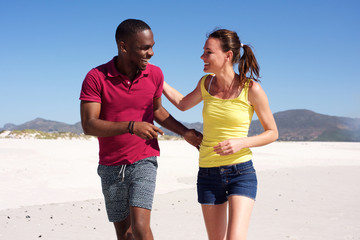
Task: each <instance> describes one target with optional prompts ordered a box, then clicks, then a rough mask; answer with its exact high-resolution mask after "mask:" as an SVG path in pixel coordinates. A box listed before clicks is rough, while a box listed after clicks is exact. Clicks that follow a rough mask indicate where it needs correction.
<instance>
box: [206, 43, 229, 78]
mask: <svg viewBox="0 0 360 240" xmlns="http://www.w3.org/2000/svg"><path fill="white" fill-rule="evenodd" d="M226 58H227V55H226V53H224V52H223V50H222V49H221V45H220V40H219V39H217V38H208V39H207V40H206V42H205V46H204V53H203V55H201V59H202V60H203V61H204V72H211V73H216V72H218V71H219V70H221V69H222V68H224V67H225V64H226V62H227V61H226Z"/></svg>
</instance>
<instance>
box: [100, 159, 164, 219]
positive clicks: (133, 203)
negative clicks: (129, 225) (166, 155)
mask: <svg viewBox="0 0 360 240" xmlns="http://www.w3.org/2000/svg"><path fill="white" fill-rule="evenodd" d="M157 167H158V164H157V160H156V157H149V158H145V159H142V160H139V161H137V162H135V163H133V164H130V165H119V166H105V165H99V166H98V174H99V176H100V178H101V185H102V192H103V194H104V198H105V206H106V212H107V215H108V218H109V221H110V222H120V221H123V220H124V219H126V218H127V217H128V216H129V214H130V207H140V208H145V209H149V210H151V208H152V204H153V199H154V191H155V184H156V173H157Z"/></svg>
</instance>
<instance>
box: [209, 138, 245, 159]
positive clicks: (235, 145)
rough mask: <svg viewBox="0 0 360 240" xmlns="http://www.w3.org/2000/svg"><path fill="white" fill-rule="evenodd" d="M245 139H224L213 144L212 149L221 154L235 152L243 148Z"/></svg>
mask: <svg viewBox="0 0 360 240" xmlns="http://www.w3.org/2000/svg"><path fill="white" fill-rule="evenodd" d="M245 139H246V138H233V139H228V140H225V141H223V142H220V143H219V144H218V145H216V146H214V151H215V152H216V153H217V154H219V155H221V156H225V155H230V154H233V153H236V152H238V151H240V150H241V149H243V148H245Z"/></svg>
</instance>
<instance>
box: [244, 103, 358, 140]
mask: <svg viewBox="0 0 360 240" xmlns="http://www.w3.org/2000/svg"><path fill="white" fill-rule="evenodd" d="M274 118H275V121H276V124H277V126H278V130H279V140H281V141H340V142H342V141H345V142H359V141H360V119H356V118H346V117H336V116H329V115H324V114H319V113H315V112H313V111H309V110H304V109H301V110H288V111H283V112H278V113H275V114H274ZM262 131H263V128H262V126H261V124H260V122H259V120H256V121H253V122H252V123H251V126H250V130H249V136H253V135H258V134H260V133H261V132H262Z"/></svg>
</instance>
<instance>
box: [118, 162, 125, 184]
mask: <svg viewBox="0 0 360 240" xmlns="http://www.w3.org/2000/svg"><path fill="white" fill-rule="evenodd" d="M125 168H126V165H121V169H120V172H119V177H120V176H121V181H122V182H123V181H124V178H125Z"/></svg>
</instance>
